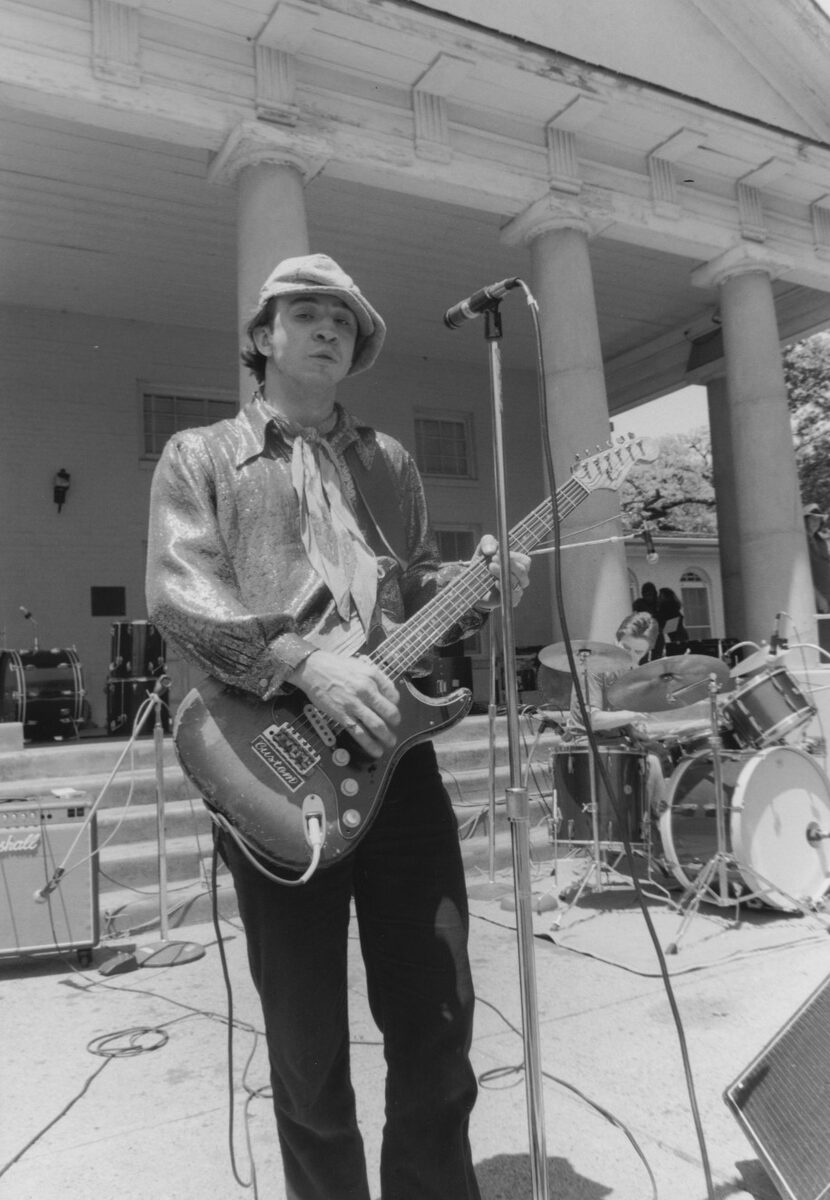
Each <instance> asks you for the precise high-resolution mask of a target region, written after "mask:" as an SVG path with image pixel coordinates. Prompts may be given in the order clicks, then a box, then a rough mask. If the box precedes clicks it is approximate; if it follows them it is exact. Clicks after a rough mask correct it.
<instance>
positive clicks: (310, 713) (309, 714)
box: [303, 704, 337, 746]
mask: <svg viewBox="0 0 830 1200" xmlns="http://www.w3.org/2000/svg"><path fill="white" fill-rule="evenodd" d="M303 716H304V717H305V719H306V720H307V721H308V723H309V725H310V726H311V728H312V729H313V730H314V732H315V733H316V734H317V736H318V738H319V739H320V741H321V742H322V743H323V745H324V746H333V745H334V744H335V742H336V740H337V739H336V738H335V736H334V730H333V729H332V727H331V725H330V723H329V719H328V717H327V716H326V714H325V713H321V712H320V710H319V708H315V707H314V705H313V704H304V705H303Z"/></svg>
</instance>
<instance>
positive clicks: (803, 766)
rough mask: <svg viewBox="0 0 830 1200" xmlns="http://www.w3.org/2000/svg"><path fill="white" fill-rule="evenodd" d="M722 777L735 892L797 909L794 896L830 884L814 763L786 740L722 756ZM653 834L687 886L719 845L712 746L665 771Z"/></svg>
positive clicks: (829, 815)
mask: <svg viewBox="0 0 830 1200" xmlns="http://www.w3.org/2000/svg"><path fill="white" fill-rule="evenodd" d="M721 777H722V783H723V809H724V825H725V833H726V846H725V847H724V849H725V851H726V853H727V854H728V855H729V856H730V858H731V859H732V864H731V865H730V867H729V871H728V875H729V882H730V885H732V887H733V890H734V891H735V893H736V895H738V896H740V895H741V894H744V893H746V892H749V893H751V894H752V895H753V896H757V897H758V898H759V899H760V900H762V901H763V902H764V903H765V904H767V905H769V906H770V907H771V908H778V909H781V910H782V911H784V912H795V911H798V910H799V903H795V901H798V902H800V903H804V904H808V905H809V904H811V903H815V902H818V901H819V900H820V899H821V897H822V896H823V895H824V893H825V892H826V891H827V889H828V887H830V841H828V840H827V832H828V831H830V783H829V782H828V780H827V776H826V775H825V774H824V772H823V771H822V770H821V768H820V767H819V765H818V763H816V761H815V760H814V759H812V758H810V756H809V755H808V754H805V753H804V752H803V751H802V750H797V749H795V747H793V746H771V747H770V748H769V749H767V750H762V751H761V752H760V753H758V754H756V753H753V752H751V751H743V752H730V753H725V754H723V755H721ZM822 833H823V834H824V837H823V838H822V837H821V836H820V835H821V834H822ZM660 840H661V842H662V846H663V855H664V858H665V860H666V865H667V866H668V868H669V870H670V871H671V872H672V874H673V875H674V876H675V878H676V879H677V880H679V882H680V883H682V884H683V886H684V887H686V888H692V887H694V882H695V879H696V878H697V875H698V873H699V871H700V870H701V868H702V867H703V866H705V864H706V863H707V862H709V860H710V859H711V858H712V857H713V856H714V855H715V854H716V853H717V849H718V838H717V821H716V806H715V780H714V763H713V759H712V754H711V752H708V753H705V754H701V755H699V756H698V757H697V758H690V759H689V760H688V761H687V762H684V763H681V765H680V766H679V767H678V768H677V770H676V771H675V773H674V775H673V776H672V778H671V780H670V782H669V790H668V797H667V808H666V810H665V811H664V812H663V813H662V815H661V817H660ZM714 886H716V885H715V881H714V880H713V881H712V883H711V884H710V887H714ZM705 898H706V897H705V895H704V896H703V899H705Z"/></svg>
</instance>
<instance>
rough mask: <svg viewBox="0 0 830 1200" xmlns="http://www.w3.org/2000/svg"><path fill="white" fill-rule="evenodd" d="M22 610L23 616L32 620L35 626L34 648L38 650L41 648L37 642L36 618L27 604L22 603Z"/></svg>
mask: <svg viewBox="0 0 830 1200" xmlns="http://www.w3.org/2000/svg"><path fill="white" fill-rule="evenodd" d="M20 611H21V612H22V613H23V616H24V617H25V618H26V620H27V621H31V622H32V624H33V625H34V627H35V632H34V636H33V637H32V649H33V650H34V651H35V652H37V650H38V649H39V647H38V643H37V621H36V620H35V619H34V617H33V616H32V614H31V613H30V612H29V609H28V608H27V607H26V605H25V604H21V605H20Z"/></svg>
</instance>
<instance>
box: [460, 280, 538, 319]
mask: <svg viewBox="0 0 830 1200" xmlns="http://www.w3.org/2000/svg"><path fill="white" fill-rule="evenodd" d="M520 284H521V280H520V279H515V278H514V279H502V280H501V281H500V282H499V283H491V284H490V286H489V287H485V288H480V289H479V290H478V291H477V292H473V294H472V296H468V297H467V299H466V300H459V302H458V304H453V306H452V308H448V309H447V311H446V312H445V313H444V324H445V325H446V326H447V328H448V329H460V327H461V326H462V325H463V324H464V322H465V321H472V320H474V319H475V317H477V316H478V315H479V314H480V313H483V312H484V311H485V309H488V308H492V307H493V305H494V304H497V303H498V301H499V300H501V298H502V297H503V296H506V295H507V293H508V292H509V291H510V289H511V288H514V287H519V285H520Z"/></svg>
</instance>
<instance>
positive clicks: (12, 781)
mask: <svg viewBox="0 0 830 1200" xmlns="http://www.w3.org/2000/svg"><path fill="white" fill-rule="evenodd" d="M490 732H491V728H490V719H489V717H486V716H485V717H481V716H472V717H468V718H466V719H465V720H464V721H462V722H461V723H460V724H459V725H457V726H455V727H454V728H453V729H451V730H447V731H445V732H444V733H442V734H440V735H439V736H438V737H437V738H436V739H435V741H436V751H437V754H438V761H439V766H440V769H441V773H442V777H443V779H444V782H445V785H446V787H447V790H448V792H449V795H450V799H451V801H452V803H453V808H454V810H455V813H456V818H457V820H458V825H459V837H460V839H461V842H462V851H463V854H464V856H465V861H469V862H472V861H478V862H479V863H480V866H481V869H485V868H486V866H487V863H488V858H489V796H490ZM495 734H496V753H495V764H496V766H495V773H494V784H495V801H496V805H495V828H494V835H493V836H494V838H496V837H498V838H499V839H500V841H501V842H505V841H506V842H507V845H508V861H509V838H510V835H509V832H508V821H507V815H506V811H505V790H506V788H507V787H508V784H509V782H510V781H509V768H508V754H507V731H506V722H505V719H504V718H503V717H500V718H497V719H496V721H495ZM537 754H539V758H540V759H541V757H542V752H541V751H538V750H537ZM155 755H156V750H155V745H154V742H153V739H152V738H140V739H137V740H136V742H135V743H134V744H133V746H132V747H131V748H128V743H127V741H126V740H125V739H124V740H122V739H114V738H110V739H107V738H104V739H81V740H80V741H77V742H72V743H60V744H50V745H33V746H27V747H26V748H25V749H24V750H23V751H14V752H8V753H0V803H3V802H9V801H14V800H21V799H26V798H29V797H39V798H41V799H42V800H43V801H44V802H46V803H49V802H52V803H57V798H56V796H55V789H58V790H60V789H62V788H72V789H74V790H76V791H80V792H82V793H83V794H84V798H85V800H86V802H88V803H94V802H95V801H96V800H98V799H99V796H101V792H102V790H103V789H105V791H104V794H103V796H101V799H100V803H99V805H98V808H97V826H98V830H97V831H98V844H99V847H100V853H99V875H98V887H99V910H100V913H101V922H102V930H103V931H104V932H108V931H109V932H119V931H123V930H125V929H128V928H130V929H135V928H137V925H136V922H137V921H138V922H139V923H141V924H142V925H144V924H147V923H149V924H150V925H152V924H153V922H154V921H156V922H157V921H158V907H159V862H158V829H157V820H158V809H157V801H156V782H157V781H156V763H155ZM119 760H120V766H119ZM116 766H118V770H117V771H116V770H115V768H116ZM163 782H164V799H165V805H164V813H165V823H164V832H165V837H164V841H165V872H166V878H167V904H166V906H165V907H166V910H167V911H168V912H171V913H177V914H181V912H183V911H185V910H188V909H189V906H190V905H191V904H192V903H199V904H203V903H204V899H203V897H204V894H205V893H206V891H207V888H208V881H209V879H210V869H211V855H212V825H211V820H210V816H209V814H208V812H207V809H206V808H205V806H204V804H203V803H202V801H201V799H200V798H199V797H198V796H197V795H196V793H195V789H194V788H193V786H192V785H191V784H190V783H189V782H188V780H187V778H186V777H185V775H184V773H183V772H182V770H181V768H180V766H179V765H178V761H177V759H176V755H175V749H174V746H173V742H172V739H171V738H170V737H169V736H167V737H165V738H164V739H163ZM538 790H539V792H540V793H543V787H540V788H539V789H538ZM531 794H532V800H531V826H532V827H533V828H534V829H535V828H537V827H538V828H543V827H544V818H545V816H546V813H547V811H548V801H547V799H546V797H545V795H544V794H539V795H534V794H533V791H532V793H531ZM223 875H224V879H225V882H224V884H223V885H222V887H223V890H225V891H226V890H227V889H228V881H227V875H226V873H225V872H224V868H221V872H220V880H221V878H222V876H223ZM230 891H231V892H232V888H231V889H230ZM231 903H232V904H233V903H234V902H233V901H232V902H231ZM172 920H173V918H172V917H171V921H172Z"/></svg>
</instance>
